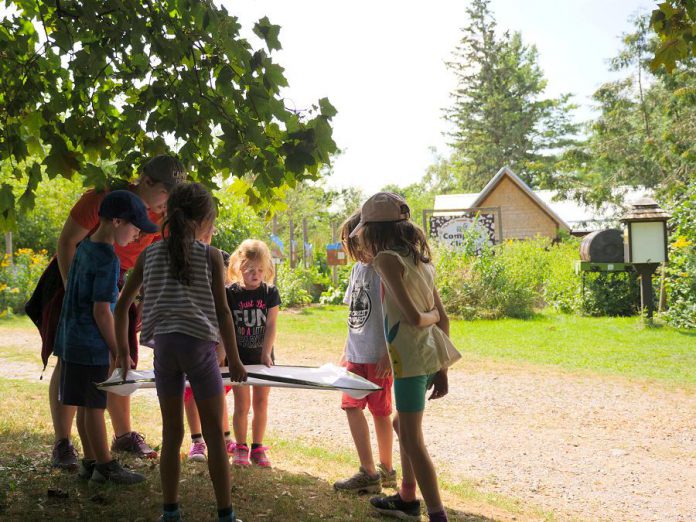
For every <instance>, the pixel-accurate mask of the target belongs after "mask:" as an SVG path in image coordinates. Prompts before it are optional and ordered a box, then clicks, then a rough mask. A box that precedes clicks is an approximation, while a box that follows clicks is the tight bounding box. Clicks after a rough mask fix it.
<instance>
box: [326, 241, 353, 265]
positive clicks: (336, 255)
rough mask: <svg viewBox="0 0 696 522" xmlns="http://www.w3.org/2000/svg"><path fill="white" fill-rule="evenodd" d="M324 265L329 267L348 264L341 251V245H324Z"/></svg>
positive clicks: (344, 254)
mask: <svg viewBox="0 0 696 522" xmlns="http://www.w3.org/2000/svg"><path fill="white" fill-rule="evenodd" d="M326 264H327V265H329V266H337V265H346V264H348V259H347V256H346V253H345V251H344V250H343V244H342V243H330V244H328V245H326Z"/></svg>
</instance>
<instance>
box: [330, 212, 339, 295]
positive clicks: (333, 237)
mask: <svg viewBox="0 0 696 522" xmlns="http://www.w3.org/2000/svg"><path fill="white" fill-rule="evenodd" d="M335 242H336V222H335V221H331V243H335ZM337 279H338V277H337V275H336V265H333V266H332V267H331V282H332V283H333V285H334V286H336V284H337Z"/></svg>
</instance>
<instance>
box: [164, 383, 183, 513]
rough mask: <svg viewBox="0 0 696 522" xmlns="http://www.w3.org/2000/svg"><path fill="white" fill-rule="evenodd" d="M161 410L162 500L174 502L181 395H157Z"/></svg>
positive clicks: (181, 437)
mask: <svg viewBox="0 0 696 522" xmlns="http://www.w3.org/2000/svg"><path fill="white" fill-rule="evenodd" d="M159 403H160V410H161V411H162V454H161V455H160V480H161V481H162V502H163V503H164V504H175V503H176V502H177V501H178V500H177V499H178V497H179V474H180V472H181V461H180V459H179V451H180V450H181V443H182V442H183V440H184V397H183V395H173V396H162V395H160V396H159Z"/></svg>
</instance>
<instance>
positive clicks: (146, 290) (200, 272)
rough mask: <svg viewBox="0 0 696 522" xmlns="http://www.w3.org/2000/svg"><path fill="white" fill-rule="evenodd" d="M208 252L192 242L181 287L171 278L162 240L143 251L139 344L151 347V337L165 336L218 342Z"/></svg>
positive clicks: (203, 247) (204, 247)
mask: <svg viewBox="0 0 696 522" xmlns="http://www.w3.org/2000/svg"><path fill="white" fill-rule="evenodd" d="M208 248H209V247H208V246H207V245H205V244H203V243H201V242H200V241H194V242H193V246H192V248H191V284H190V285H184V284H182V283H181V282H180V281H178V280H177V279H175V278H174V277H173V276H172V274H171V270H170V266H169V253H168V252H167V243H166V240H164V241H158V242H157V243H154V244H153V245H150V246H149V247H147V249H146V250H145V252H144V255H145V263H144V266H143V324H142V331H141V332H140V343H141V344H144V345H146V346H153V345H154V338H155V335H160V334H169V333H182V334H186V335H190V336H191V337H195V338H196V339H201V340H203V341H214V342H220V330H219V327H218V322H217V315H216V313H215V300H214V299H213V291H212V288H211V283H212V279H213V273H212V268H211V264H210V254H209V251H208Z"/></svg>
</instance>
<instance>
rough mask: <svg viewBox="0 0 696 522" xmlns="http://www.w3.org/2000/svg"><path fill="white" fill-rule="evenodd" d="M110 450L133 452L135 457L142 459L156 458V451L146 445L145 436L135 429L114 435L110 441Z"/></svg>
mask: <svg viewBox="0 0 696 522" xmlns="http://www.w3.org/2000/svg"><path fill="white" fill-rule="evenodd" d="M111 451H119V452H128V453H133V454H134V455H135V456H136V457H140V458H143V459H156V458H157V452H156V451H155V450H153V449H152V448H151V447H150V446H148V445H147V443H146V442H145V437H143V436H142V435H141V434H140V433H138V432H137V431H131V432H130V433H126V434H125V435H121V436H120V437H114V440H113V442H112V443H111Z"/></svg>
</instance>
